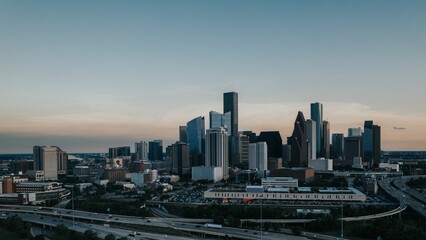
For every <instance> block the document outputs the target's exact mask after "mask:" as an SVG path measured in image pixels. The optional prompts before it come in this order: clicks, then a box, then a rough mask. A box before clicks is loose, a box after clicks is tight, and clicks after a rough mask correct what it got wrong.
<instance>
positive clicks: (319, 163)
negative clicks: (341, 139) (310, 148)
mask: <svg viewBox="0 0 426 240" xmlns="http://www.w3.org/2000/svg"><path fill="white" fill-rule="evenodd" d="M308 167H310V168H313V169H315V170H316V171H333V160H332V159H325V158H318V159H310V160H309V161H308Z"/></svg>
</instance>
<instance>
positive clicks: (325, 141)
mask: <svg viewBox="0 0 426 240" xmlns="http://www.w3.org/2000/svg"><path fill="white" fill-rule="evenodd" d="M321 137H322V141H321V147H322V148H321V157H323V158H325V159H329V158H330V123H329V122H328V121H323V122H322V136H321Z"/></svg>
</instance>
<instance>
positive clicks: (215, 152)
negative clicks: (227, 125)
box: [206, 127, 229, 180]
mask: <svg viewBox="0 0 426 240" xmlns="http://www.w3.org/2000/svg"><path fill="white" fill-rule="evenodd" d="M228 153H229V152H228V134H227V132H226V130H225V129H224V128H221V127H220V128H211V129H208V130H207V133H206V167H221V168H222V173H223V174H222V177H223V179H225V180H226V179H228V178H229V173H228V168H229V159H228V155H229V154H228Z"/></svg>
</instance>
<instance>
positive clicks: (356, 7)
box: [0, 0, 426, 153]
mask: <svg viewBox="0 0 426 240" xmlns="http://www.w3.org/2000/svg"><path fill="white" fill-rule="evenodd" d="M425 90H426V1H317V0H315V1H249V0H245V1H232V0H231V1H118V0H117V1H57V0H55V1H47V0H44V1H5V0H1V1H0V153H21V152H31V151H32V146H33V145H58V146H60V147H62V149H63V150H65V151H68V152H99V151H102V152H105V151H107V149H108V147H113V146H121V145H130V146H132V147H133V143H134V142H135V141H137V140H153V139H163V140H165V141H166V142H167V143H170V142H173V141H175V140H176V139H177V138H178V126H179V125H185V124H186V122H187V121H189V120H191V119H192V118H194V117H197V116H200V115H203V116H206V119H207V118H208V112H209V111H210V110H215V111H222V110H223V109H222V94H223V92H227V91H236V92H238V93H239V102H240V105H239V107H240V111H239V121H240V130H254V131H256V132H257V133H259V132H260V131H262V130H279V131H280V132H281V135H282V137H283V139H285V138H286V137H287V136H289V135H290V134H291V131H292V127H293V122H294V120H295V118H296V114H297V111H298V110H301V111H303V112H304V114H305V117H306V118H310V112H309V103H310V102H315V101H318V102H322V103H323V104H324V115H325V119H327V120H329V121H330V122H331V132H343V133H345V135H346V134H347V128H348V127H362V126H363V123H364V120H367V119H371V120H374V122H375V124H378V125H381V126H382V149H383V150H426V107H425V103H426V94H425ZM207 124H208V122H206V125H207Z"/></svg>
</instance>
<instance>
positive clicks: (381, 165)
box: [379, 163, 399, 172]
mask: <svg viewBox="0 0 426 240" xmlns="http://www.w3.org/2000/svg"><path fill="white" fill-rule="evenodd" d="M379 168H389V169H392V170H395V171H396V172H399V164H396V163H395V164H391V163H379Z"/></svg>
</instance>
